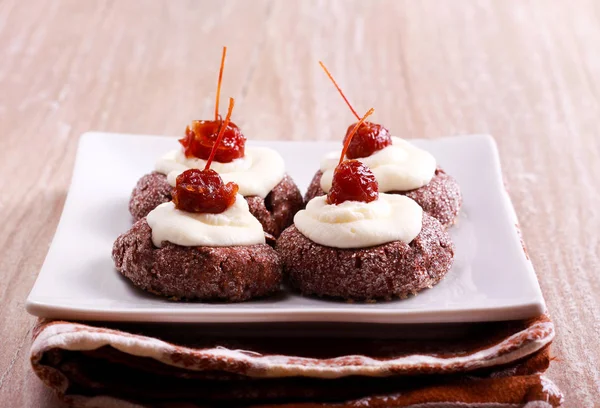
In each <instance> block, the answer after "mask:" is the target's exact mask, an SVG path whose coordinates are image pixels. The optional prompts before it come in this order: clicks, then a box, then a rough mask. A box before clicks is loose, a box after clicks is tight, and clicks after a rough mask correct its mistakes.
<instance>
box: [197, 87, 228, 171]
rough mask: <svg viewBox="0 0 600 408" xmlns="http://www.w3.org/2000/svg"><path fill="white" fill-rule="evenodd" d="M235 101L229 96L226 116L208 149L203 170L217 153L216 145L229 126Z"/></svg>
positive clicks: (208, 166)
mask: <svg viewBox="0 0 600 408" xmlns="http://www.w3.org/2000/svg"><path fill="white" fill-rule="evenodd" d="M234 104H235V101H234V99H233V98H229V108H228V109H227V116H226V117H225V121H224V122H223V123H221V127H220V129H219V133H218V134H217V140H215V144H214V145H213V147H212V150H211V151H210V156H208V160H207V161H206V166H204V170H208V169H210V165H211V164H212V161H213V159H214V158H215V154H217V147H219V145H220V144H221V140H222V139H223V135H224V134H225V129H227V126H229V121H230V120H231V112H233V105H234Z"/></svg>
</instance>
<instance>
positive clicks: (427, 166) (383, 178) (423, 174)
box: [321, 137, 436, 193]
mask: <svg viewBox="0 0 600 408" xmlns="http://www.w3.org/2000/svg"><path fill="white" fill-rule="evenodd" d="M339 158H340V152H332V153H329V154H327V155H326V156H325V157H324V159H323V160H322V161H321V171H322V172H323V176H322V177H321V188H322V189H323V191H325V192H326V193H327V192H329V189H330V188H331V182H332V180H333V171H334V170H335V168H336V166H337V165H338V161H339ZM357 160H359V161H361V162H362V163H364V164H365V165H366V166H367V167H369V168H370V169H371V171H372V172H373V174H374V175H375V178H376V179H377V183H379V191H381V192H387V191H408V190H414V189H415V188H419V187H423V186H424V185H426V184H428V183H429V182H430V181H431V179H432V178H433V176H434V174H435V169H436V161H435V157H433V155H432V154H431V153H429V152H427V151H425V150H423V149H419V148H418V147H417V146H415V145H413V144H412V143H410V142H407V141H406V140H404V139H400V138H399V137H392V144H391V145H389V146H387V147H384V148H383V149H381V150H379V151H377V152H375V153H373V154H372V155H370V156H369V157H361V158H360V159H357Z"/></svg>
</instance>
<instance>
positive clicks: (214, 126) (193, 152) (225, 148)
mask: <svg viewBox="0 0 600 408" xmlns="http://www.w3.org/2000/svg"><path fill="white" fill-rule="evenodd" d="M222 125H223V121H222V120H194V121H192V124H191V125H190V126H188V127H187V128H186V129H185V137H184V138H183V139H180V140H179V143H181V145H182V146H183V151H184V153H185V157H198V158H200V159H203V160H207V159H208V157H209V156H210V153H211V152H212V149H213V146H214V145H215V143H216V141H217V135H218V134H219V130H220V128H221V126H222ZM245 146H246V137H244V135H243V134H242V132H241V131H240V128H238V127H237V126H236V124H235V123H233V122H229V124H228V125H227V127H226V128H225V130H224V134H223V140H222V141H221V144H220V145H219V146H218V147H217V151H216V153H215V160H216V161H218V162H221V163H229V162H231V161H233V160H235V159H239V158H240V157H244V149H245Z"/></svg>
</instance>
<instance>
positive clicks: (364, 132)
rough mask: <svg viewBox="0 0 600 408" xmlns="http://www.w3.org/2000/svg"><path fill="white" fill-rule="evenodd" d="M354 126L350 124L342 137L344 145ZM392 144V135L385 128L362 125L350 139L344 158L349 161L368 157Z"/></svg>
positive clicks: (370, 123)
mask: <svg viewBox="0 0 600 408" xmlns="http://www.w3.org/2000/svg"><path fill="white" fill-rule="evenodd" d="M355 126H356V123H355V124H352V125H350V126H349V127H348V130H347V131H346V136H345V137H344V143H345V142H346V140H347V139H348V136H349V135H350V134H351V133H352V130H353V129H354V127H355ZM391 144H392V135H390V131H389V130H387V129H386V128H385V127H383V126H381V125H378V124H376V123H372V122H365V123H363V124H362V125H361V126H360V127H359V128H358V130H357V132H356V134H355V135H354V137H353V138H352V141H351V142H350V145H349V146H348V151H346V157H348V158H349V159H359V158H361V157H369V156H370V155H372V154H373V153H375V152H376V151H379V150H381V149H383V148H384V147H387V146H389V145H391Z"/></svg>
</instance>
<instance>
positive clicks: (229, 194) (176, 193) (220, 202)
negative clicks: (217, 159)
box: [173, 169, 239, 214]
mask: <svg viewBox="0 0 600 408" xmlns="http://www.w3.org/2000/svg"><path fill="white" fill-rule="evenodd" d="M238 189H239V187H238V186H237V184H235V183H231V182H230V183H227V184H225V183H223V180H222V179H221V177H220V176H219V174H218V173H217V172H216V171H214V170H212V169H208V170H199V169H189V170H186V171H184V172H183V173H181V174H180V175H179V176H177V185H176V187H175V189H174V190H173V203H175V207H176V208H177V209H179V210H182V211H187V212H193V213H209V214H219V213H222V212H223V211H225V210H227V208H229V207H230V206H231V205H233V203H235V195H236V193H237V191H238Z"/></svg>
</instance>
